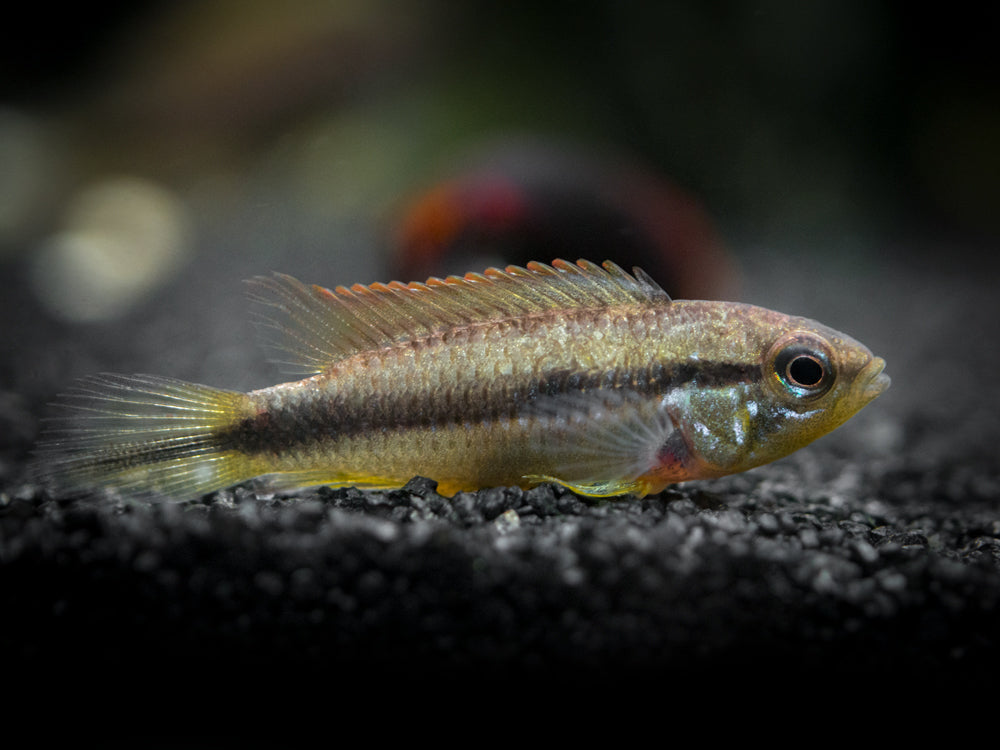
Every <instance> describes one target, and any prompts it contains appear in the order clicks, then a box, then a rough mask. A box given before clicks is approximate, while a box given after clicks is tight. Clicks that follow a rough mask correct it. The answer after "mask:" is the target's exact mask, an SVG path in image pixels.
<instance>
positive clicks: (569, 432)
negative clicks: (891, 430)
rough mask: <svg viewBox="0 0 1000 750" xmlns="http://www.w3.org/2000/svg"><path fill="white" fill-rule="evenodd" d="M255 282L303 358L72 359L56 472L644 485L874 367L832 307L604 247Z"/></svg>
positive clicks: (870, 383) (759, 455)
mask: <svg viewBox="0 0 1000 750" xmlns="http://www.w3.org/2000/svg"><path fill="white" fill-rule="evenodd" d="M250 293H251V297H252V298H253V299H254V300H255V302H256V303H257V304H258V305H259V308H258V309H259V310H261V311H263V315H262V322H263V326H262V327H263V330H264V331H265V332H266V333H267V334H268V335H267V338H266V342H265V343H266V344H267V345H268V346H270V347H272V348H276V349H277V350H278V351H279V352H280V361H283V362H284V363H285V364H286V365H289V366H291V367H292V368H293V369H294V370H295V371H297V374H298V375H301V376H304V377H303V378H302V379H300V380H296V381H291V382H285V383H280V384H278V385H274V386H272V387H268V388H263V389H260V390H255V391H251V392H249V393H243V392H237V391H232V390H223V389H218V388H213V387H209V386H204V385H198V384H193V383H188V382H185V381H182V380H177V379H173V378H168V377H162V376H154V375H117V374H102V375H95V376H91V377H89V378H85V379H83V380H82V381H80V382H78V383H77V385H75V386H74V387H73V388H72V389H71V390H69V391H67V392H66V393H65V394H63V395H62V396H61V397H60V398H59V399H58V400H57V401H56V403H55V405H54V409H55V413H54V415H53V417H52V418H51V422H50V423H49V425H48V427H47V429H46V432H45V435H44V436H43V438H42V440H41V441H40V443H39V446H38V448H37V450H36V459H37V461H38V464H39V466H40V467H41V470H42V471H43V472H44V474H45V476H46V478H47V482H48V483H49V484H50V485H51V486H52V488H53V489H54V490H55V491H76V490H82V489H89V488H93V489H97V488H110V489H112V490H115V491H118V492H120V493H122V494H125V495H129V496H161V497H168V498H175V499H195V498H198V497H201V496H204V495H207V494H210V493H212V492H215V491H217V490H221V489H224V488H227V487H231V486H233V485H237V484H240V483H243V482H247V481H249V480H255V479H258V480H260V481H263V482H265V486H267V487H268V488H270V489H271V491H274V492H279V491H292V490H296V489H299V488H307V487H313V486H319V485H327V486H332V487H343V486H355V487H358V488H361V489H373V490H386V489H392V488H399V487H402V486H403V485H405V484H406V482H408V481H409V480H411V479H412V478H413V477H415V476H423V477H427V478H430V479H432V480H434V481H435V482H437V487H438V492H439V493H440V494H442V495H445V496H453V495H455V494H456V493H458V492H463V491H474V490H478V489H482V488H486V487H494V486H519V487H522V488H529V487H532V486H535V485H538V484H541V483H545V482H552V483H555V484H558V485H562V486H564V487H566V488H568V489H569V490H571V491H573V492H575V493H578V494H580V495H584V496H592V497H616V496H625V495H632V496H639V497H642V496H646V495H651V494H655V493H658V492H660V491H662V490H663V489H665V488H666V487H667V486H669V485H672V484H675V483H678V482H685V481H690V480H698V479H709V478H715V477H720V476H724V475H727V474H732V473H736V472H742V471H745V470H748V469H751V468H753V467H756V466H760V465H761V464H765V463H768V462H771V461H774V460H776V459H778V458H781V457H783V456H786V455H788V454H789V453H791V452H793V451H795V450H797V449H799V448H801V447H803V446H805V445H807V444H808V443H810V442H812V441H813V440H815V439H816V438H818V437H820V436H821V435H824V434H826V433H828V432H829V431H831V430H833V429H834V428H836V427H838V426H839V425H841V424H842V423H844V422H845V421H847V420H848V419H849V418H850V417H852V416H853V415H854V414H856V413H857V412H858V411H859V410H860V409H862V408H863V407H864V406H865V405H867V404H868V403H870V402H871V401H872V400H873V399H875V398H876V397H877V396H878V395H879V394H881V393H882V392H883V391H885V389H886V388H887V387H888V386H889V383H890V379H889V377H888V375H886V374H885V373H884V368H885V362H884V360H883V359H882V358H880V357H876V356H874V355H873V354H872V352H871V351H870V350H869V349H868V348H867V347H865V346H864V345H863V344H861V343H859V342H858V341H856V340H854V339H852V338H850V337H848V336H847V335H845V334H842V333H839V332H838V331H835V330H833V329H832V328H829V327H827V326H824V325H822V324H820V323H817V322H815V321H812V320H809V319H807V318H803V317H796V316H791V315H785V314H783V313H778V312H774V311H771V310H768V309H765V308H762V307H757V306H753V305H749V304H745V303H739V302H721V301H704V300H701V301H699V300H674V299H671V297H670V296H669V295H668V294H667V293H666V292H665V291H664V290H663V288H662V287H661V286H660V285H659V284H657V283H656V282H655V281H654V280H653V279H652V278H651V277H650V276H649V275H648V274H646V273H645V272H644V271H642V270H641V268H638V267H636V268H634V269H633V271H632V273H631V274H629V273H628V272H626V271H625V270H623V269H622V268H621V267H620V266H618V265H616V264H615V263H612V262H610V261H607V262H604V263H603V264H602V265H600V266H599V265H597V264H595V263H592V262H590V261H587V260H579V261H577V262H576V263H571V262H567V261H565V260H561V259H558V260H555V261H553V262H552V263H551V264H544V263H538V262H529V263H527V264H526V265H525V266H516V265H511V266H506V267H505V268H496V267H492V268H488V269H487V270H485V271H484V272H482V273H468V274H465V275H464V276H448V277H446V278H437V277H432V278H430V279H428V280H427V281H426V282H411V283H402V282H399V281H393V282H390V283H387V284H385V283H373V284H369V285H364V284H354V285H353V286H351V287H349V288H348V287H344V286H338V287H336V288H335V289H333V290H330V289H326V288H323V287H321V286H316V285H306V284H304V283H302V282H300V281H298V280H296V279H295V278H293V277H291V276H288V275H283V274H277V273H276V274H273V275H271V276H266V277H258V278H256V279H254V280H252V281H251V282H250Z"/></svg>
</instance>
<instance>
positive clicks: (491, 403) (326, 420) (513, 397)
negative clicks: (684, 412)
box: [217, 361, 760, 455]
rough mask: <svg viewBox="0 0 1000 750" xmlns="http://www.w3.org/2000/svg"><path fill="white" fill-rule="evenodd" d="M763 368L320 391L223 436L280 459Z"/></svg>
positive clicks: (563, 374)
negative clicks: (425, 394) (378, 436)
mask: <svg viewBox="0 0 1000 750" xmlns="http://www.w3.org/2000/svg"><path fill="white" fill-rule="evenodd" d="M759 375H760V367H759V365H744V364H738V363H730V362H706V361H700V362H684V363H681V364H679V365H674V366H664V365H653V366H651V367H648V368H645V369H643V370H633V371H628V370H609V371H606V372H580V371H568V370H564V371H556V372H552V373H549V374H548V375H546V376H545V377H544V378H543V379H539V380H535V381H530V382H524V383H520V384H518V383H514V382H510V383H507V384H506V386H505V387H502V388H499V389H497V388H495V387H494V388H490V387H489V386H490V385H491V384H473V385H472V386H471V387H468V388H465V389H462V388H458V387H456V388H454V389H449V390H445V391H443V392H441V393H438V394H436V395H435V397H434V398H431V399H423V400H419V399H414V398H413V397H412V396H411V395H410V394H407V393H388V394H385V395H384V396H383V397H382V398H380V399H372V400H368V401H361V400H359V399H358V400H351V399H350V398H348V397H344V396H340V395H339V394H335V393H333V394H327V393H323V394H319V395H318V396H317V397H316V398H315V399H311V400H309V401H306V400H305V399H303V400H294V399H293V400H289V399H287V397H286V398H285V399H284V400H283V402H282V404H281V405H280V406H279V407H276V408H273V409H270V410H267V411H264V412H262V413H260V414H258V415H256V416H255V417H250V418H247V419H243V420H241V421H240V422H238V423H236V424H234V425H233V426H232V427H231V428H229V429H227V430H225V431H224V432H222V433H220V434H219V435H218V436H217V439H218V441H219V443H220V444H221V445H222V446H224V447H225V448H231V449H235V450H239V451H241V452H244V453H247V454H261V453H266V454H272V455H277V454H281V453H284V452H286V451H290V450H295V449H297V448H301V447H305V446H308V445H316V444H317V443H320V442H324V441H327V440H334V439H337V438H350V437H358V436H360V435H363V434H365V433H370V432H379V431H387V430H391V431H398V430H408V429H433V428H445V427H448V426H451V425H455V424H460V423H463V422H470V423H476V422H482V421H493V420H502V419H513V418H516V417H517V414H518V413H519V412H520V410H521V409H522V408H523V407H524V405H525V404H528V403H531V402H532V401H534V400H535V399H536V398H538V397H539V396H558V395H560V394H563V393H575V392H580V391H586V390H596V389H629V390H633V391H635V392H637V393H642V394H651V393H665V392H667V391H668V390H670V389H672V388H677V387H680V386H684V385H687V384H689V383H695V384H696V385H697V386H698V387H703V388H717V387H722V386H726V385H736V384H740V383H748V382H752V381H753V380H754V379H756V378H758V377H759Z"/></svg>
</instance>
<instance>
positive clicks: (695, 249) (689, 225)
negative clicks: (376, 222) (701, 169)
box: [390, 144, 738, 299]
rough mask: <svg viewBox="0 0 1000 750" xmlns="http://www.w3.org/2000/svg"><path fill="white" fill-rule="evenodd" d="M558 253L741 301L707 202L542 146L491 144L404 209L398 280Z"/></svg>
mask: <svg viewBox="0 0 1000 750" xmlns="http://www.w3.org/2000/svg"><path fill="white" fill-rule="evenodd" d="M554 258H565V259H567V260H570V261H574V260H576V259H578V258H587V259H588V260H593V261H595V262H598V263H599V262H601V261H604V260H612V261H614V262H615V263H617V264H619V265H620V266H622V267H623V268H625V269H626V270H631V269H632V267H633V266H639V267H641V268H642V269H643V270H645V271H646V272H647V273H649V274H650V275H651V276H652V277H653V278H654V279H656V280H657V281H659V282H660V284H661V285H662V286H663V288H664V289H666V290H667V292H668V293H670V294H671V295H672V296H674V297H677V298H679V299H681V298H683V299H733V298H735V295H736V293H737V286H738V285H737V272H736V266H735V263H734V262H733V260H732V258H731V257H730V255H729V253H728V252H727V251H726V249H725V247H724V245H723V242H722V240H721V238H720V237H719V235H718V233H717V232H716V231H715V229H714V227H713V226H712V222H711V220H710V219H709V217H708V214H707V213H706V211H705V210H704V208H702V206H701V205H700V203H699V202H698V201H697V200H696V199H695V198H694V197H693V196H691V195H690V194H688V193H687V192H685V191H684V190H682V189H681V188H680V187H678V186H676V185H674V184H673V183H671V182H669V181H668V180H666V179H665V178H662V177H660V176H658V175H654V174H652V173H650V172H649V171H647V170H644V169H641V168H639V167H637V166H634V165H630V164H624V163H621V162H620V161H615V160H608V159H602V158H598V157H592V156H589V155H583V154H580V153H576V152H571V151H568V150H566V149H561V148H555V147H549V146H541V145H538V144H530V145H524V144H515V145H505V146H502V147H500V148H497V149H493V150H491V151H490V152H489V153H488V154H487V155H486V156H485V157H484V158H481V159H477V160H476V161H474V162H473V163H471V164H470V165H469V166H468V167H467V168H465V169H462V170H460V171H459V172H458V173H457V174H456V175H455V176H453V177H450V178H448V179H446V180H444V181H443V182H441V183H438V184H436V185H434V186H433V187H431V188H429V189H427V190H426V191H424V192H422V193H420V194H419V195H417V197H416V198H415V199H413V200H412V201H411V202H410V203H409V204H408V205H407V206H406V207H405V209H404V211H403V213H402V219H401V222H400V224H399V226H398V233H397V237H396V242H395V248H394V254H393V257H392V258H391V259H390V260H391V263H392V267H391V269H390V271H391V273H392V275H393V276H394V278H399V279H400V280H404V281H413V280H423V279H425V278H427V277H429V276H443V275H447V274H450V273H456V274H461V273H465V272H466V271H479V270H482V269H483V268H485V267H486V266H489V265H501V266H502V265H506V264H509V263H514V264H517V265H524V264H525V263H527V262H528V261H530V260H538V261H542V262H545V263H548V262H550V261H552V260H553V259H554Z"/></svg>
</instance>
